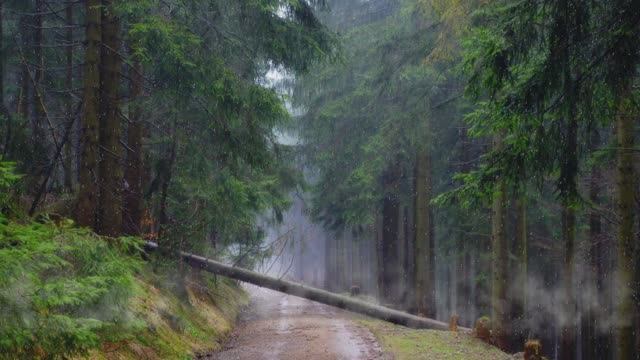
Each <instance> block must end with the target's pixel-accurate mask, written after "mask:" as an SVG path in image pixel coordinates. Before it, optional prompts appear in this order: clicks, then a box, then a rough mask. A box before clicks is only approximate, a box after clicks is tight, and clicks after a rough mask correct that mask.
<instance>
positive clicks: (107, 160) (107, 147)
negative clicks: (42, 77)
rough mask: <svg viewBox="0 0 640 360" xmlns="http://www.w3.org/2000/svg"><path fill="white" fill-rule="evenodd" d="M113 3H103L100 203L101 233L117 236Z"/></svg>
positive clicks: (119, 175) (116, 23) (119, 176)
mask: <svg viewBox="0 0 640 360" xmlns="http://www.w3.org/2000/svg"><path fill="white" fill-rule="evenodd" d="M112 3H113V1H112V0H103V1H102V49H101V58H102V60H101V64H102V67H101V75H100V82H101V98H100V136H99V139H100V163H99V165H100V166H99V173H98V174H99V181H98V184H99V186H100V201H99V209H98V232H99V233H100V234H102V235H107V236H117V235H119V234H120V233H121V231H122V204H123V199H122V185H123V172H122V164H121V159H122V155H121V154H122V151H121V148H122V147H121V145H120V132H121V130H120V128H121V126H120V110H119V98H118V93H119V86H120V70H121V66H122V61H121V59H120V55H119V54H118V51H119V50H120V44H121V41H120V20H119V19H118V18H117V16H116V15H115V14H114V12H113V9H112Z"/></svg>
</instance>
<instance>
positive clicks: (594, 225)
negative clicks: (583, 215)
mask: <svg viewBox="0 0 640 360" xmlns="http://www.w3.org/2000/svg"><path fill="white" fill-rule="evenodd" d="M599 143H600V136H599V133H598V131H597V130H594V131H593V133H592V135H591V139H590V148H591V149H590V150H591V151H595V150H597V149H598V147H599ZM590 170H591V171H590V172H591V174H590V176H589V201H590V202H591V208H590V209H589V245H588V246H589V247H588V265H589V267H590V268H591V271H590V272H589V274H590V275H591V276H588V277H587V281H588V285H589V286H594V287H595V294H594V296H595V297H596V303H600V301H601V300H602V296H601V292H602V285H603V281H604V277H603V276H604V275H605V274H604V268H603V265H604V264H603V260H604V259H602V257H603V247H602V245H603V244H602V220H601V217H600V213H599V212H598V210H597V209H596V208H595V207H596V206H598V205H600V192H601V185H600V183H601V172H600V167H599V166H598V165H596V164H594V165H592V166H591V169H590ZM597 315H598V314H597V312H596V311H595V309H587V311H586V313H585V314H584V316H583V324H582V333H583V341H582V344H583V346H582V357H583V358H584V359H585V360H599V359H602V358H604V357H605V356H606V354H604V353H602V352H601V351H600V350H599V349H600V348H601V347H603V345H604V344H605V342H606V339H605V338H604V337H603V336H601V334H599V331H598V321H604V318H599V319H598V317H597Z"/></svg>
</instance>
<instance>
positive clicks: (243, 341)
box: [203, 286, 386, 360]
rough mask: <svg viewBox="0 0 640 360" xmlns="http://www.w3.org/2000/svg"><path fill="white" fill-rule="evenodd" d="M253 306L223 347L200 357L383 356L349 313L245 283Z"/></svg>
mask: <svg viewBox="0 0 640 360" xmlns="http://www.w3.org/2000/svg"><path fill="white" fill-rule="evenodd" d="M247 289H248V291H249V293H250V294H251V304H250V305H249V307H248V308H247V309H246V310H245V311H244V313H243V314H242V315H241V317H240V322H239V324H238V327H237V329H236V330H235V331H234V333H233V334H232V335H231V337H230V339H229V341H228V343H227V344H226V345H225V347H224V348H223V350H222V351H221V352H218V353H214V354H209V355H207V356H206V357H204V358H203V359H220V360H235V359H242V360H254V359H255V360H257V359H260V360H269V359H282V360H299V359H303V360H315V359H319V360H329V359H385V358H386V356H383V353H382V350H381V348H380V345H379V344H378V343H377V341H376V339H375V337H374V336H373V334H371V332H370V331H369V330H368V329H366V328H364V327H362V326H361V325H358V324H357V323H356V322H354V321H353V318H352V315H350V314H349V313H347V312H344V311H341V310H338V309H334V308H332V307H329V306H326V305H322V304H318V303H314V302H312V301H309V300H305V299H301V298H297V297H293V296H289V295H285V294H282V293H278V292H275V291H271V290H267V289H263V288H258V287H253V286H251V287H248V288H247Z"/></svg>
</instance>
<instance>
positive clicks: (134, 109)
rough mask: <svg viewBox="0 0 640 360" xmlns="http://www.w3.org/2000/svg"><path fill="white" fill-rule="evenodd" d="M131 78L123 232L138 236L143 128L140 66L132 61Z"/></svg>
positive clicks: (141, 202) (140, 205)
mask: <svg viewBox="0 0 640 360" xmlns="http://www.w3.org/2000/svg"><path fill="white" fill-rule="evenodd" d="M130 77H131V89H130V92H131V99H130V101H131V104H130V111H129V129H128V131H127V167H126V170H125V182H126V184H127V187H128V188H127V189H126V190H125V201H124V214H125V218H124V219H123V224H124V232H125V233H126V234H129V235H140V233H141V230H140V229H141V221H142V207H143V201H142V192H143V190H142V186H143V184H142V171H143V170H142V162H143V155H142V136H143V126H142V118H141V113H142V109H141V107H140V99H141V97H142V66H141V65H140V62H139V61H134V67H133V71H131V74H130Z"/></svg>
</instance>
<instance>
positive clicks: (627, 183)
mask: <svg viewBox="0 0 640 360" xmlns="http://www.w3.org/2000/svg"><path fill="white" fill-rule="evenodd" d="M627 86H628V89H625V90H624V91H623V92H622V95H623V96H624V97H622V98H621V100H620V104H619V105H618V113H617V115H616V117H617V119H616V138H617V145H618V146H617V152H616V153H617V158H616V162H617V171H616V174H617V184H616V188H617V189H616V210H617V213H618V221H619V222H618V269H617V286H616V287H617V291H618V294H617V298H618V303H617V305H616V337H617V339H616V341H617V346H616V348H617V349H616V350H617V351H616V352H617V353H616V358H617V359H620V360H622V359H631V358H632V356H633V355H634V351H635V350H634V342H635V339H634V333H633V319H634V311H635V305H634V299H633V286H632V284H633V274H634V269H633V265H634V259H633V255H634V243H633V240H634V239H633V236H634V234H633V225H634V215H635V214H634V201H635V199H636V195H637V194H636V190H635V184H634V182H635V174H634V168H633V166H634V164H633V151H634V150H633V145H634V120H635V118H634V116H633V115H634V112H633V111H632V109H633V107H634V106H635V105H634V104H633V103H632V100H631V96H629V94H630V93H631V86H630V85H627Z"/></svg>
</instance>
